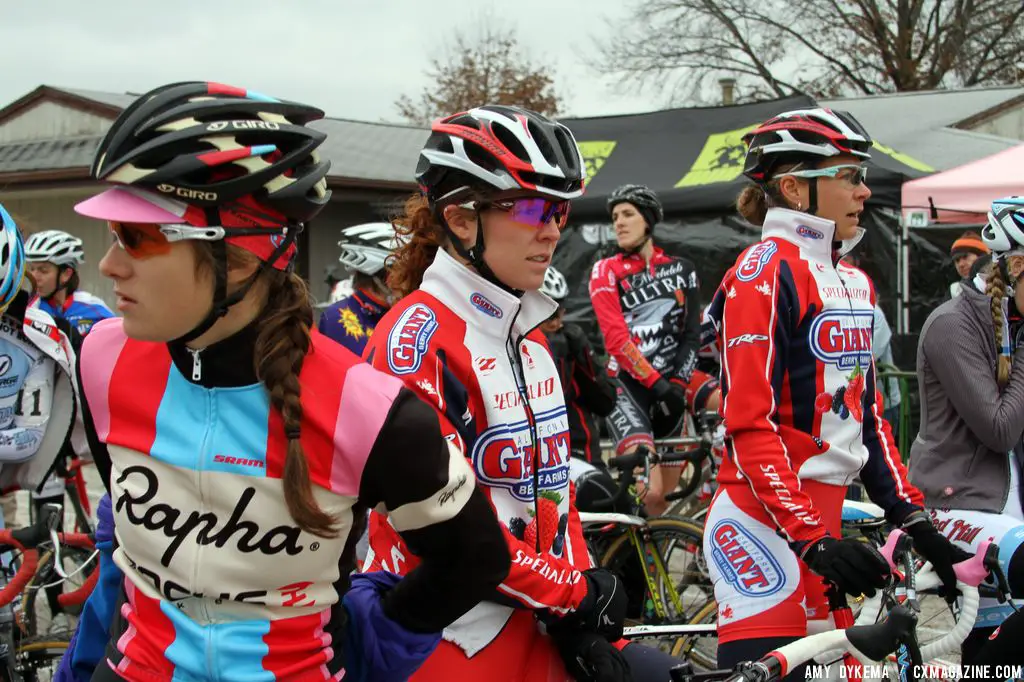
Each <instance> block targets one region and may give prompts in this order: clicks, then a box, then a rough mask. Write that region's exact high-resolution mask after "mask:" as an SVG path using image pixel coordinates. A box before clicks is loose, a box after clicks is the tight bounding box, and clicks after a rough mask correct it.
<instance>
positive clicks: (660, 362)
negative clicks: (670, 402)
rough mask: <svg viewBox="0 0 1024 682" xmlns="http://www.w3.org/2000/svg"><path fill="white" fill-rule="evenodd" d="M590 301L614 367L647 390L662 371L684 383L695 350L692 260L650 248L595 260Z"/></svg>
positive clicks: (696, 291) (696, 292)
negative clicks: (645, 253) (645, 251)
mask: <svg viewBox="0 0 1024 682" xmlns="http://www.w3.org/2000/svg"><path fill="white" fill-rule="evenodd" d="M590 300H591V301H592V302H593V305H594V313H595V314H596V315H597V323H598V325H599V326H600V327H601V333H602V334H603V335H604V342H605V347H606V348H607V349H608V353H609V354H610V355H611V356H612V357H613V358H614V359H615V361H616V363H617V364H618V366H619V367H620V368H621V369H623V370H625V371H626V372H628V373H629V375H630V376H632V377H633V378H634V379H636V380H637V381H638V382H640V383H641V384H643V385H644V386H646V387H648V388H650V387H651V386H652V385H654V382H656V381H657V380H658V379H659V378H661V377H662V376H663V375H664V376H665V378H666V379H669V378H672V377H678V378H680V379H682V380H683V382H688V381H689V380H690V374H691V372H692V371H693V368H694V366H695V365H696V363H697V350H698V349H699V348H700V313H701V305H700V283H699V282H698V280H697V271H696V270H694V267H693V264H692V263H691V262H690V261H688V260H686V259H685V258H677V257H674V256H668V255H666V254H665V252H664V251H662V250H661V249H659V248H657V247H655V249H654V254H653V255H652V256H651V260H650V263H649V264H648V263H645V262H644V258H643V256H641V255H640V254H622V253H620V254H617V255H615V256H612V257H611V258H605V259H604V260H601V261H598V262H597V263H595V264H594V269H593V271H592V272H591V275H590Z"/></svg>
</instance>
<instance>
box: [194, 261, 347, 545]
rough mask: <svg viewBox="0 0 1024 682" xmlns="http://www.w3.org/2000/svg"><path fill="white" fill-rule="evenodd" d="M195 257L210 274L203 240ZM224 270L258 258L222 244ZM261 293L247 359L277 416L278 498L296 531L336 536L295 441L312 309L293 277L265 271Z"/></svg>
mask: <svg viewBox="0 0 1024 682" xmlns="http://www.w3.org/2000/svg"><path fill="white" fill-rule="evenodd" d="M190 243H191V244H192V245H193V246H194V248H195V249H196V253H197V269H201V270H202V269H207V271H208V272H211V273H212V272H213V271H214V268H215V267H216V261H215V259H214V254H213V249H212V247H211V246H210V244H208V243H206V242H197V241H192V242H190ZM227 259H228V267H229V268H232V269H233V268H244V267H252V266H254V265H258V264H259V260H258V259H257V258H256V256H254V255H253V254H251V253H250V252H248V251H246V250H244V249H240V248H238V247H236V246H232V245H230V244H229V245H228V246H227ZM255 287H261V288H262V290H263V291H265V292H266V295H267V300H266V303H265V304H264V306H263V309H262V311H261V312H260V314H259V319H260V330H259V335H258V336H257V338H256V353H255V356H254V358H253V362H254V364H255V370H256V376H257V377H259V379H260V381H262V382H263V384H264V386H266V389H267V393H269V394H270V404H271V405H273V406H274V408H275V409H276V410H277V411H278V412H279V413H280V414H281V418H282V420H283V421H284V432H285V435H286V436H287V438H288V451H287V455H286V457H285V460H284V499H285V504H287V505H288V512H289V514H291V517H292V519H294V520H295V523H296V524H297V525H298V526H299V528H301V529H302V530H304V531H306V532H307V533H312V534H313V535H318V536H320V537H323V538H332V537H337V535H338V532H339V528H338V520H337V519H336V518H335V517H333V516H332V515H330V514H328V513H327V512H325V511H324V510H323V509H321V508H320V506H319V505H318V504H317V502H316V499H315V498H314V497H313V486H312V484H311V482H310V480H309V463H308V461H307V460H306V453H305V451H304V450H303V448H302V442H301V441H300V439H299V435H300V428H301V424H302V402H301V400H300V398H301V392H302V386H301V385H300V384H299V373H300V372H301V371H302V363H303V360H305V357H306V353H308V352H309V350H310V338H309V337H310V329H311V328H312V326H313V306H312V302H311V299H310V295H309V289H308V288H307V287H306V283H305V281H303V279H302V278H301V277H299V276H298V275H296V274H295V273H291V272H284V271H281V270H276V269H274V268H267V269H265V270H264V271H263V273H262V274H261V275H260V281H259V282H257V283H256V285H254V288H255Z"/></svg>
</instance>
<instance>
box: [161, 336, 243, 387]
mask: <svg viewBox="0 0 1024 682" xmlns="http://www.w3.org/2000/svg"><path fill="white" fill-rule="evenodd" d="M258 335H259V319H256V320H253V321H252V322H250V323H249V325H248V326H247V327H244V328H243V329H241V330H239V331H238V332H237V333H235V334H232V335H231V336H229V337H228V338H226V339H221V340H220V341H218V342H217V343H214V344H211V345H209V346H207V347H206V348H203V349H201V350H199V351H193V350H192V349H190V348H189V347H188V346H186V345H185V344H184V343H182V342H181V341H171V342H170V343H168V344H167V350H168V351H169V352H170V354H171V360H173V361H174V366H175V367H176V368H177V370H178V372H180V373H181V375H182V376H183V377H185V379H187V380H188V381H190V382H191V383H193V384H198V385H200V386H203V387H204V388H237V387H240V386H252V385H253V384H256V383H259V379H258V378H257V376H256V367H255V363H254V361H253V359H254V358H255V356H256V337H257V336H258ZM197 357H198V361H199V362H200V365H201V371H200V372H198V375H199V378H198V379H193V377H194V376H195V373H194V370H195V365H196V361H197Z"/></svg>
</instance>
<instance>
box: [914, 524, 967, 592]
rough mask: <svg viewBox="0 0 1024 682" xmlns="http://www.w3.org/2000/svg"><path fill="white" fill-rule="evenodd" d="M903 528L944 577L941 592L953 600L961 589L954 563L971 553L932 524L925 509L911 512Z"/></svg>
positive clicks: (917, 550)
mask: <svg viewBox="0 0 1024 682" xmlns="http://www.w3.org/2000/svg"><path fill="white" fill-rule="evenodd" d="M900 526H901V528H902V529H903V530H904V532H906V534H907V535H909V536H910V539H912V540H913V541H914V550H915V551H916V552H917V553H918V554H920V555H921V556H923V557H924V558H925V559H927V560H928V561H930V562H931V564H932V567H933V568H934V569H935V574H936V575H938V576H939V578H941V579H942V589H940V590H939V594H941V595H942V596H943V597H945V598H946V601H948V602H952V601H953V600H954V599H956V597H957V595H958V594H959V593H960V591H959V590H958V589H957V588H956V573H954V572H953V564H958V563H960V562H961V561H966V560H967V559H970V558H971V555H970V554H968V553H967V552H965V551H964V550H962V549H960V548H959V547H957V546H956V545H954V544H953V543H952V542H950V541H949V538H947V537H946V536H945V535H943V534H942V533H940V532H939V531H938V529H937V528H936V527H935V526H933V525H932V520H931V518H930V517H929V516H928V514H927V513H926V512H924V511H921V510H918V511H914V512H911V513H910V514H908V515H907V518H905V519H903V523H902V524H900Z"/></svg>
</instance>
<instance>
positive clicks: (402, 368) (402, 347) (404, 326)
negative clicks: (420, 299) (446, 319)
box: [388, 303, 437, 374]
mask: <svg viewBox="0 0 1024 682" xmlns="http://www.w3.org/2000/svg"><path fill="white" fill-rule="evenodd" d="M436 331H437V316H436V315H434V311H433V310H431V309H430V308H428V307H427V306H425V305H423V304H422V303H417V304H416V305H414V306H412V307H410V308H409V309H408V310H406V311H405V312H404V313H402V315H401V317H399V318H398V321H397V322H396V323H395V326H394V327H392V328H391V333H390V334H388V367H389V368H390V369H391V373H392V374H413V373H415V372H416V371H418V370H419V368H420V363H422V362H423V356H424V355H425V354H426V352H427V347H428V346H429V345H430V337H432V336H433V335H434V332H436Z"/></svg>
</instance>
